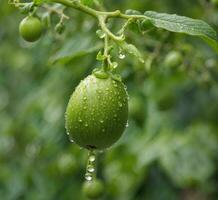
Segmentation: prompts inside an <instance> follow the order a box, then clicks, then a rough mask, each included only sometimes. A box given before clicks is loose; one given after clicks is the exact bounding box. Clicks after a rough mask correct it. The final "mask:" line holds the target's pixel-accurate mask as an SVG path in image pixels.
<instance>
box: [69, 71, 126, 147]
mask: <svg viewBox="0 0 218 200" xmlns="http://www.w3.org/2000/svg"><path fill="white" fill-rule="evenodd" d="M127 119H128V94H127V91H126V87H125V85H124V84H123V83H122V82H121V81H118V80H115V79H113V78H112V77H111V75H108V76H106V77H101V78H97V77H96V76H95V75H89V76H88V77H86V78H85V79H84V80H83V81H81V82H80V84H79V85H78V86H77V88H76V90H75V91H74V93H73V94H72V96H71V98H70V100H69V103H68V106H67V110H66V129H67V131H68V133H69V135H70V136H71V138H72V139H73V140H74V142H75V143H77V144H78V145H79V146H81V147H84V148H87V149H105V148H107V147H110V146H111V145H112V144H114V143H115V142H116V141H117V140H118V139H119V138H120V137H121V135H122V133H123V132H124V130H125V127H126V124H127Z"/></svg>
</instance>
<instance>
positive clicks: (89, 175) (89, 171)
mask: <svg viewBox="0 0 218 200" xmlns="http://www.w3.org/2000/svg"><path fill="white" fill-rule="evenodd" d="M95 159H96V153H95V152H94V151H93V150H89V153H88V161H87V166H86V173H85V179H86V180H87V181H91V180H92V179H93V177H94V173H95Z"/></svg>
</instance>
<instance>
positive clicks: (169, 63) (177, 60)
mask: <svg viewBox="0 0 218 200" xmlns="http://www.w3.org/2000/svg"><path fill="white" fill-rule="evenodd" d="M182 60H183V58H182V55H181V53H180V52H178V51H171V52H169V53H168V54H167V56H166V58H165V60H164V64H165V65H166V67H172V68H174V67H178V66H179V65H180V64H181V63H182Z"/></svg>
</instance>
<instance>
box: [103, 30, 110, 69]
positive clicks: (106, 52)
mask: <svg viewBox="0 0 218 200" xmlns="http://www.w3.org/2000/svg"><path fill="white" fill-rule="evenodd" d="M108 42H109V41H108V35H107V34H106V35H105V37H104V57H105V59H104V63H103V70H104V71H105V72H107V71H108Z"/></svg>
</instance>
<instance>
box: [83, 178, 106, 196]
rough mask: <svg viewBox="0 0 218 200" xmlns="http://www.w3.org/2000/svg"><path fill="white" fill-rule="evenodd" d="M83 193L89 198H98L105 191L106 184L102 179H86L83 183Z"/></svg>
mask: <svg viewBox="0 0 218 200" xmlns="http://www.w3.org/2000/svg"><path fill="white" fill-rule="evenodd" d="M82 190H83V193H84V194H85V196H86V197H87V198H89V199H98V198H100V197H101V196H102V195H103V193H104V185H103V183H102V181H100V180H98V179H94V180H92V181H86V182H85V183H84V184H83V188H82Z"/></svg>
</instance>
